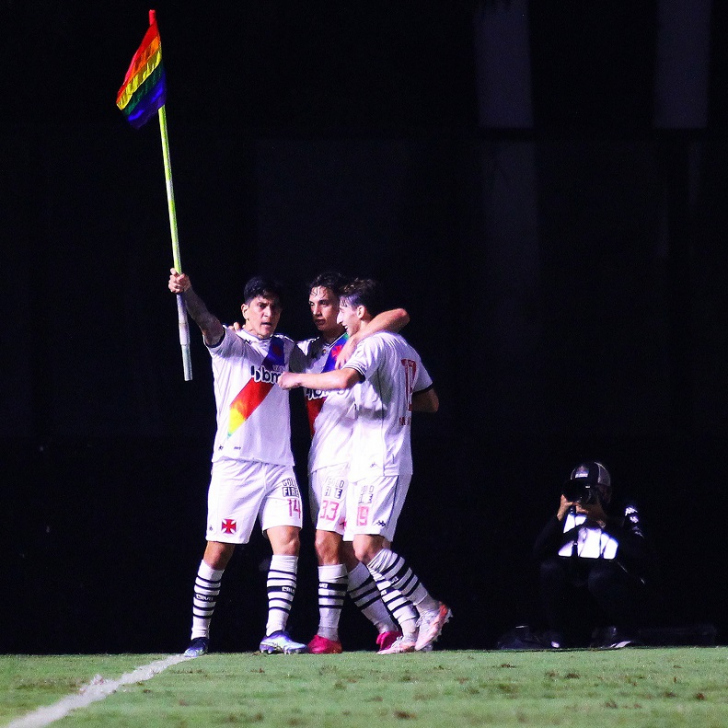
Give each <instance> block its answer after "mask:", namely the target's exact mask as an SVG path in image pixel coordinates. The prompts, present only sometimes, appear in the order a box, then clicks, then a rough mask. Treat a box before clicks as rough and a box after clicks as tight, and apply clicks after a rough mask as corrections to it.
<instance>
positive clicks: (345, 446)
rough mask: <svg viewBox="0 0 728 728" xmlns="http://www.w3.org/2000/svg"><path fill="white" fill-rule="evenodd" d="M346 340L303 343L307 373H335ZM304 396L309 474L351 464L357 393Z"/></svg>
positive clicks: (311, 391) (315, 392) (308, 393)
mask: <svg viewBox="0 0 728 728" xmlns="http://www.w3.org/2000/svg"><path fill="white" fill-rule="evenodd" d="M346 338H347V336H346V334H343V335H342V336H340V337H339V338H338V339H336V341H334V342H331V343H327V342H326V341H324V339H323V338H322V337H320V336H319V337H317V338H315V339H306V341H301V342H299V344H298V346H299V348H300V349H301V351H302V352H303V354H304V355H305V358H306V363H305V365H304V367H305V368H304V371H305V372H307V373H312V374H320V373H321V372H328V371H332V370H333V369H334V367H335V365H336V356H337V354H338V353H339V352H340V351H341V347H342V346H343V345H344V343H345V342H346ZM303 394H304V397H305V398H306V411H307V413H308V424H309V427H310V429H311V448H310V450H309V451H308V472H309V473H314V472H316V471H317V470H319V469H320V468H327V467H330V466H332V465H339V464H341V463H345V462H347V461H348V460H349V457H350V452H351V435H352V432H353V429H354V418H355V417H356V411H355V407H354V394H353V392H352V391H351V390H350V389H337V390H333V391H330V392H324V391H322V390H320V389H307V388H305V387H304V390H303Z"/></svg>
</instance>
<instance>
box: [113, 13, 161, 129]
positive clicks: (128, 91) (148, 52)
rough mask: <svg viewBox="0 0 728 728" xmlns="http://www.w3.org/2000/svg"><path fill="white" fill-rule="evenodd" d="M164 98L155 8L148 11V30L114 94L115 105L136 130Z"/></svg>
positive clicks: (144, 122) (152, 113)
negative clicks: (116, 92)
mask: <svg viewBox="0 0 728 728" xmlns="http://www.w3.org/2000/svg"><path fill="white" fill-rule="evenodd" d="M166 100H167V86H166V83H165V77H164V66H163V65H162V41H161V39H160V37H159V29H158V28H157V19H156V16H155V13H154V10H150V11H149V29H148V30H147V33H146V35H145V36H144V40H143V41H142V44H141V45H140V46H139V50H138V51H137V52H136V53H135V54H134V58H132V59H131V63H130V64H129V70H128V71H127V72H126V76H125V77H124V83H123V84H122V86H121V88H120V89H119V93H118V94H117V95H116V105H117V106H118V107H119V108H120V109H121V111H122V113H123V114H124V116H126V119H127V121H128V122H129V123H130V124H131V125H132V126H133V127H134V128H135V129H139V128H140V127H142V126H144V124H146V123H147V122H148V121H149V119H151V117H152V116H154V114H156V113H157V110H158V109H160V108H161V107H162V106H164V104H165V102H166Z"/></svg>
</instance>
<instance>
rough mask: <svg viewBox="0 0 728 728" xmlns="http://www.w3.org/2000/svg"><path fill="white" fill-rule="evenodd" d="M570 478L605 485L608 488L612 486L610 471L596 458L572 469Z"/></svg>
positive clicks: (590, 483)
mask: <svg viewBox="0 0 728 728" xmlns="http://www.w3.org/2000/svg"><path fill="white" fill-rule="evenodd" d="M569 480H576V481H579V482H584V483H588V484H589V485H603V486H604V487H606V488H611V487H612V478H611V476H610V475H609V471H608V470H607V469H606V468H605V467H604V465H602V463H600V462H597V461H596V460H592V461H590V462H587V463H582V464H581V465H577V466H576V467H575V468H574V469H573V470H572V471H571V475H570V476H569Z"/></svg>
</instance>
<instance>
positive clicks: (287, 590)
mask: <svg viewBox="0 0 728 728" xmlns="http://www.w3.org/2000/svg"><path fill="white" fill-rule="evenodd" d="M297 570H298V556H281V555H277V554H274V555H273V557H272V558H271V561H270V569H268V623H267V625H266V628H265V633H266V635H271V634H273V633H274V632H281V631H283V630H285V629H286V624H287V622H288V615H289V614H290V613H291V606H292V605H293V597H294V596H295V595H296V572H297Z"/></svg>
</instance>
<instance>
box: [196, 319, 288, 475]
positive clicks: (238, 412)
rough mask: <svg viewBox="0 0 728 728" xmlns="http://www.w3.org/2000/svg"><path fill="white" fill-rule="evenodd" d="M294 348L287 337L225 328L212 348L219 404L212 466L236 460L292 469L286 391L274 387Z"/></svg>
mask: <svg viewBox="0 0 728 728" xmlns="http://www.w3.org/2000/svg"><path fill="white" fill-rule="evenodd" d="M294 349H295V343H294V342H293V340H291V339H289V338H288V337H286V336H280V335H278V334H276V335H275V336H272V337H271V338H270V339H258V338H257V337H256V336H253V335H252V334H249V333H248V332H247V331H238V332H234V331H231V330H230V329H228V328H227V327H226V328H225V335H224V336H223V338H222V340H221V341H220V343H219V344H218V345H217V346H212V347H208V350H209V352H210V356H211V357H212V371H213V374H214V377H215V403H216V405H217V433H216V435H215V446H214V449H213V453H212V461H213V462H216V461H217V460H220V459H222V458H232V459H235V460H256V461H259V462H263V463H271V464H274V465H289V466H293V454H292V452H291V416H290V409H289V406H288V392H286V391H285V390H283V389H281V388H280V387H278V386H276V384H277V382H278V377H279V376H280V374H281V372H284V371H286V370H288V368H289V362H290V359H291V354H292V352H293V350H294Z"/></svg>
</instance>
